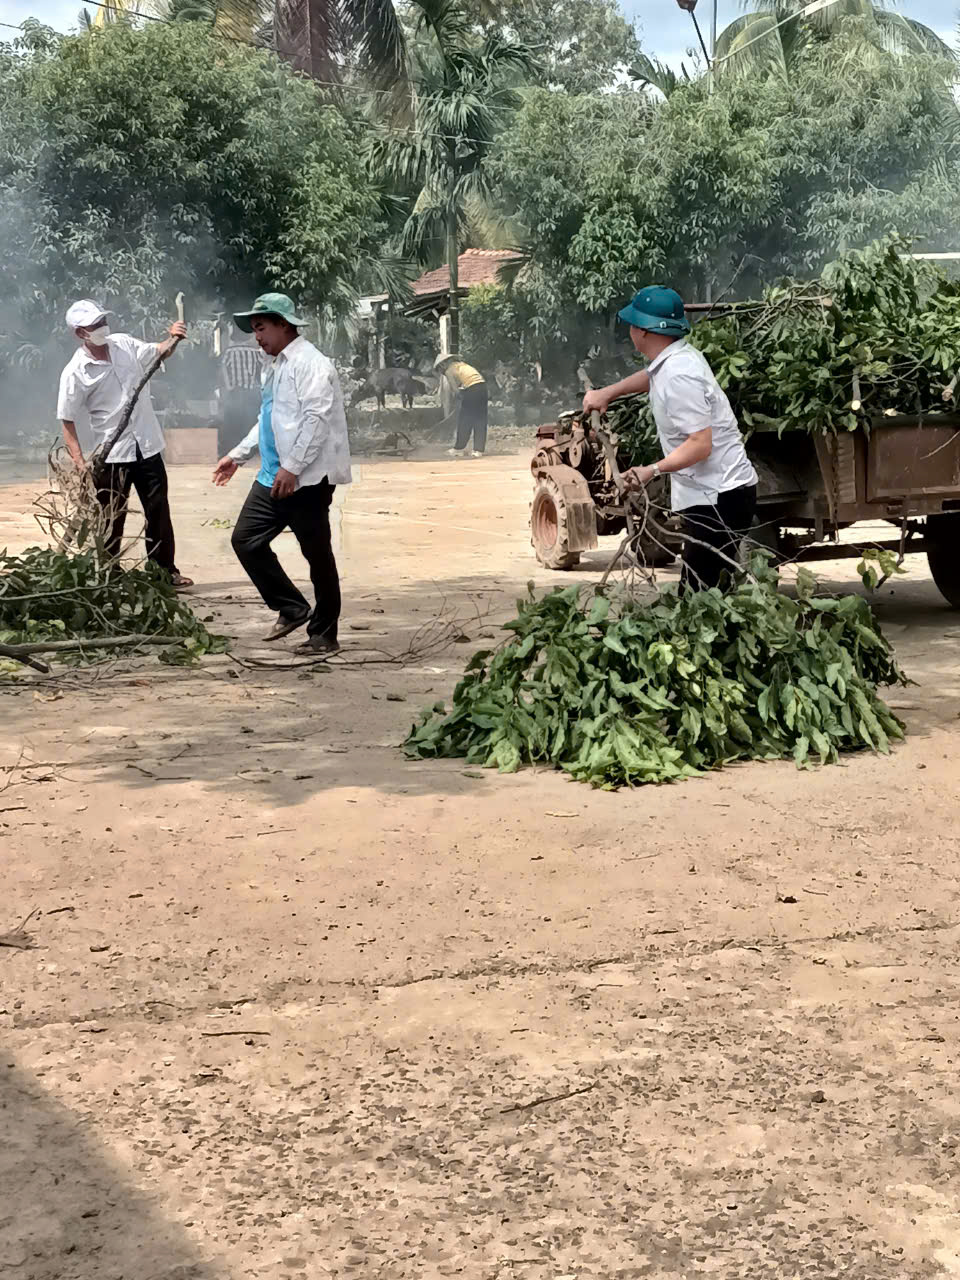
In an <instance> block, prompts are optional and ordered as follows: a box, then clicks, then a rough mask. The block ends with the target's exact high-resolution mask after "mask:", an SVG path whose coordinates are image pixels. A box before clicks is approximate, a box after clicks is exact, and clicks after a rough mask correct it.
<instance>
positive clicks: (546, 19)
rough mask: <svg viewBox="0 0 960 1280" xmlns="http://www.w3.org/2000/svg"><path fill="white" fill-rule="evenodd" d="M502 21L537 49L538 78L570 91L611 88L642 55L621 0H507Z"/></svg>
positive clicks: (500, 14) (499, 10) (499, 14)
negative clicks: (621, 72)
mask: <svg viewBox="0 0 960 1280" xmlns="http://www.w3.org/2000/svg"><path fill="white" fill-rule="evenodd" d="M496 21H497V24H498V25H499V26H500V27H506V28H507V29H508V30H509V32H510V33H511V34H512V35H513V37H514V38H515V39H516V40H517V41H519V42H520V43H522V44H526V45H528V46H529V47H530V48H531V49H532V50H533V51H534V52H535V53H536V55H537V72H536V75H535V77H534V80H535V82H536V83H539V84H543V85H545V86H548V87H549V86H553V87H557V88H561V89H565V90H566V91H567V92H568V93H596V92H597V91H598V90H600V89H608V88H610V87H611V86H612V85H614V84H615V83H616V81H617V75H618V72H620V71H622V70H625V69H626V68H628V67H631V66H633V65H635V64H636V63H637V62H638V60H639V59H640V57H641V53H640V42H639V40H638V38H637V33H636V31H635V29H634V28H633V27H632V26H631V24H630V23H629V22H628V21H627V20H626V18H625V17H624V14H623V9H622V8H621V6H620V5H619V4H618V3H617V2H616V0H506V3H503V4H499V5H498V6H497V17H496Z"/></svg>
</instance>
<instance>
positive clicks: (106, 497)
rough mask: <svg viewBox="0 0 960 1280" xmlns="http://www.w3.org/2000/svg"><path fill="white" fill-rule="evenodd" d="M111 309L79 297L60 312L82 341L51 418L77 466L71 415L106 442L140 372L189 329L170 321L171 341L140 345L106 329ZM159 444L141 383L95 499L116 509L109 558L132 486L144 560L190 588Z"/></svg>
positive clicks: (80, 462)
mask: <svg viewBox="0 0 960 1280" xmlns="http://www.w3.org/2000/svg"><path fill="white" fill-rule="evenodd" d="M112 314H113V313H112V312H109V311H107V310H105V309H104V308H103V307H101V306H100V305H99V304H98V303H96V302H93V301H92V300H91V299H90V298H82V299H81V300H80V301H79V302H74V303H73V305H72V306H71V307H70V308H69V309H68V311H67V315H66V322H67V325H68V327H69V328H70V329H72V330H73V332H74V333H75V334H76V336H77V337H78V338H79V339H80V346H79V347H78V348H77V350H76V351H75V352H74V354H73V356H72V358H71V359H70V361H69V363H68V364H67V365H66V367H65V368H64V370H63V372H62V373H61V375H60V392H59V396H58V399H57V417H58V418H59V419H60V421H61V423H62V425H63V439H64V443H65V444H66V446H67V451H68V453H69V454H70V457H71V458H72V459H73V461H74V464H75V465H76V466H77V467H79V468H81V469H82V468H85V467H86V466H87V461H86V459H85V458H84V456H83V450H82V448H81V446H80V440H79V438H78V435H77V423H76V419H77V416H78V415H79V414H82V413H85V414H86V415H87V416H88V417H89V420H90V427H91V430H92V432H93V435H94V438H95V439H96V440H97V441H98V442H102V441H104V440H105V439H106V438H107V436H109V435H110V433H111V432H112V431H113V430H114V429H115V427H116V426H117V424H118V423H119V421H120V416H121V414H122V412H123V407H124V405H125V404H126V402H127V399H128V397H129V396H130V393H131V392H132V391H133V389H134V387H135V386H136V384H137V382H138V381H139V379H140V376H141V374H143V373H145V372H146V370H147V369H148V368H149V366H150V365H151V364H152V362H153V361H154V360H155V359H156V358H157V356H158V355H159V356H160V357H161V358H162V359H166V357H167V356H168V355H169V354H170V353H171V351H173V350H174V348H175V346H176V343H175V342H174V341H173V339H174V338H183V337H185V336H186V332H187V330H186V327H185V326H184V325H183V324H182V323H181V322H180V321H175V322H174V323H173V324H172V325H171V326H170V338H169V340H167V341H164V342H160V343H155V342H141V341H140V339H139V338H133V337H131V336H130V334H128V333H111V332H110V326H109V324H108V323H107V317H108V316H109V315H112ZM163 448H164V441H163V432H162V431H161V430H160V423H159V422H158V421H157V415H156V413H155V411H154V408H153V401H152V400H151V398H150V388H149V386H146V387H144V388H143V390H142V391H141V392H140V398H139V400H138V401H137V403H136V406H135V408H134V411H133V415H132V417H131V419H130V425H129V426H128V427H127V429H126V431H125V432H124V433H123V435H122V436H121V437H120V439H119V440H118V441H117V443H116V444H115V445H114V446H113V448H112V449H111V451H110V456H109V457H108V458H106V459H104V461H105V462H106V464H107V466H106V474H107V481H106V484H105V486H104V488H103V489H102V490H101V491H100V492H99V493H98V495H97V496H98V497H99V499H100V502H101V504H102V505H103V506H104V507H105V508H108V509H110V510H112V511H113V512H114V518H113V521H112V524H111V527H110V530H109V532H108V534H107V539H106V545H107V550H108V551H109V553H110V554H111V555H113V556H115V555H117V554H118V553H119V551H120V548H121V545H122V542H123V529H124V524H125V522H126V518H127V504H128V502H129V498H130V489H131V486H132V487H133V488H134V489H136V491H137V497H138V498H139V499H140V504H141V506H142V507H143V515H144V521H145V524H146V529H145V533H144V538H145V541H146V546H147V555H148V557H149V558H150V559H151V560H154V561H156V563H157V564H159V565H160V566H161V567H162V568H164V569H166V570H167V572H168V573H169V574H170V576H171V578H172V579H173V584H174V586H176V587H192V586H193V582H192V581H191V580H190V579H189V578H185V577H184V576H183V574H182V573H180V572H179V571H178V569H177V567H176V561H175V556H176V544H175V540H174V534H173V520H172V519H171V517H170V502H169V498H168V494H167V471H166V468H165V467H164V465H163Z"/></svg>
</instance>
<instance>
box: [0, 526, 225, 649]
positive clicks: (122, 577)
mask: <svg viewBox="0 0 960 1280" xmlns="http://www.w3.org/2000/svg"><path fill="white" fill-rule="evenodd" d="M126 635H150V636H170V637H175V638H177V639H179V640H180V641H181V643H180V644H177V645H172V646H171V647H170V648H169V649H163V650H162V651H161V654H160V658H161V661H163V662H172V663H178V664H182V663H184V662H190V661H193V660H194V659H196V658H197V657H199V656H200V655H201V654H204V653H223V652H224V651H225V650H226V648H227V642H226V640H225V639H224V638H223V637H222V636H214V635H211V634H210V632H209V631H207V629H206V627H205V626H204V625H203V623H202V622H201V621H200V620H199V619H198V618H197V616H196V615H195V614H194V613H193V611H192V610H191V609H190V607H189V605H188V604H186V602H185V601H183V600H182V599H180V597H179V596H178V595H177V593H176V591H175V590H174V588H173V585H172V583H171V582H170V577H169V575H168V574H167V573H165V572H164V570H162V569H159V568H158V567H157V566H156V565H155V564H153V562H152V561H149V560H148V561H146V562H145V564H144V565H143V566H142V567H140V568H136V569H121V568H120V567H119V566H118V565H116V564H113V563H111V562H110V560H109V558H108V557H106V556H104V555H103V553H102V549H98V548H97V547H96V546H94V545H91V546H89V547H88V548H87V549H85V550H82V551H79V552H77V553H76V554H71V555H68V554H66V553H65V552H62V551H54V550H51V549H50V548H41V547H33V548H31V549H29V550H27V551H25V552H23V554H22V555H8V554H6V553H4V552H0V644H9V645H17V644H32V643H37V642H39V641H44V640H82V641H86V642H87V644H88V645H89V649H85V650H84V651H83V655H84V657H85V658H87V659H88V660H89V659H90V658H98V657H102V654H103V650H101V651H100V652H99V653H98V652H97V641H98V640H104V639H108V638H115V637H119V636H126Z"/></svg>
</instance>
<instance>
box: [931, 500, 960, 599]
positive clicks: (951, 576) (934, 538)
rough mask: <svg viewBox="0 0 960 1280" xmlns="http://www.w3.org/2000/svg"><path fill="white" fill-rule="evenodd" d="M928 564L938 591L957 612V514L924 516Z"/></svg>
mask: <svg viewBox="0 0 960 1280" xmlns="http://www.w3.org/2000/svg"><path fill="white" fill-rule="evenodd" d="M926 542H927V563H928V564H929V566H930V575H931V577H932V578H933V580H934V582H935V583H936V584H937V589H938V590H939V592H940V594H941V595H942V596H943V597H944V599H945V600H946V601H947V602H948V603H949V604H950V606H951V607H952V608H954V609H960V511H958V512H953V511H949V512H945V513H944V514H943V515H939V516H927V525H926Z"/></svg>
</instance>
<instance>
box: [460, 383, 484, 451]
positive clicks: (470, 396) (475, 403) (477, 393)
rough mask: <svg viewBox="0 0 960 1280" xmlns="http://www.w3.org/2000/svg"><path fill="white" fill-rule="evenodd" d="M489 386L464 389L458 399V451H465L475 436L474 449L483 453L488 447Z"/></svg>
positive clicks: (480, 385) (482, 385)
mask: <svg viewBox="0 0 960 1280" xmlns="http://www.w3.org/2000/svg"><path fill="white" fill-rule="evenodd" d="M487 400H488V396H487V384H486V383H485V382H478V383H477V385H476V386H475V387H464V389H463V390H462V391H461V392H459V393H458V399H457V441H456V444H455V445H454V448H456V449H465V448H466V447H467V444H468V443H469V441H470V436H471V434H472V435H473V447H474V449H476V451H477V453H483V451H484V449H486V447H487Z"/></svg>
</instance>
